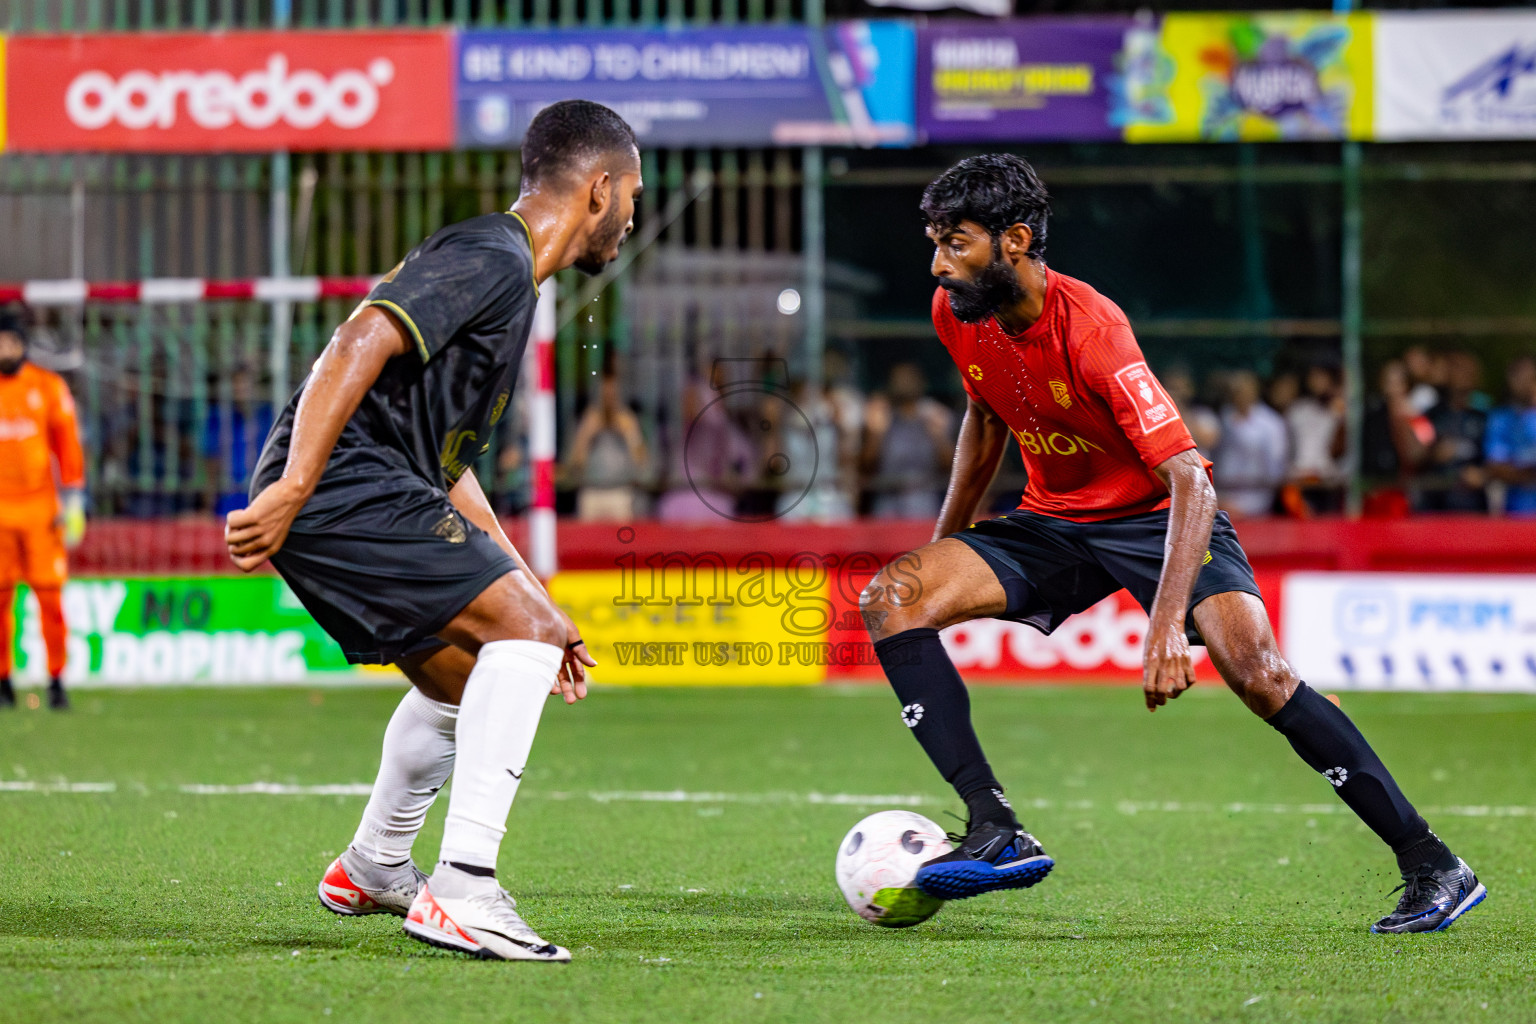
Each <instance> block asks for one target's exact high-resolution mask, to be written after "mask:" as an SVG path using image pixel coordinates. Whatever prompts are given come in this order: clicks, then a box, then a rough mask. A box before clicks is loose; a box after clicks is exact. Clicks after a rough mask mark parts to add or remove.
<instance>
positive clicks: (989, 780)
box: [875, 629, 1016, 825]
mask: <svg viewBox="0 0 1536 1024" xmlns="http://www.w3.org/2000/svg"><path fill="white" fill-rule="evenodd" d="M875 655H876V656H877V657H878V658H879V659H880V665H881V667H882V668H884V669H885V676H886V678H887V679H889V680H890V681H891V689H893V690H895V691H896V696H897V698H898V699H900V701H901V705H902V707H901V720H902V721H903V722H904V723H906V725H907V727H908V728H910V729H911V730H912V735H913V736H915V737H917V742H918V743H920V744H922V746H923V750H925V751H926V752H927V753H928V757H929V758H930V759H931V760H932V761H933V766H934V767H935V768H937V769H938V770H939V774H940V775H942V776H944V780H945V781H946V782H948V783H949V784H950V785H952V786H954V787H955V792H957V793H959V794H960V797H961V799H963V800H965V802H966V806H968V807H969V808H970V809H971V822H972V824H978V823H980V822H981V821H996V822H997V823H998V824H1002V825H1008V824H1016V822H1015V821H1014V817H1013V811H1012V810H1011V809H1009V807H1008V805H1007V804H1006V803H1004V802H1003V801H1002V800H1001V799H999V798H1000V797H1001V796H1002V790H1003V787H1002V786H1000V785H998V782H997V779H996V777H995V776H993V774H992V766H991V765H989V764H987V756H986V755H985V754H983V753H982V751H981V743H980V741H979V740H977V739H976V730H975V729H974V728H972V727H971V698H970V695H969V694H968V693H967V692H966V689H965V683H964V682H962V681H961V679H960V673H959V672H957V671H956V670H955V663H954V662H952V661H950V660H949V652H948V651H946V650H944V645H943V644H942V643H941V642H940V641H939V631H938V630H936V629H909V630H907V631H906V632H904V633H897V634H896V635H895V636H888V637H886V638H885V639H883V640H876V641H875ZM993 794H995V795H993Z"/></svg>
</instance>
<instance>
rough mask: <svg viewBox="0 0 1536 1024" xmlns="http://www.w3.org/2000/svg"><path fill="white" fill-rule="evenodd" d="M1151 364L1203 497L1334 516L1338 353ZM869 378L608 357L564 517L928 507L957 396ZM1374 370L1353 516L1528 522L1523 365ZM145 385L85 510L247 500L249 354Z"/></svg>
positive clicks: (235, 504)
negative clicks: (183, 393)
mask: <svg viewBox="0 0 1536 1024" xmlns="http://www.w3.org/2000/svg"><path fill="white" fill-rule="evenodd" d="M1157 369H1158V371H1159V374H1160V376H1161V377H1162V380H1163V383H1164V385H1165V386H1166V388H1167V390H1168V392H1169V394H1170V395H1172V396H1173V398H1174V400H1175V401H1176V402H1177V403H1178V405H1179V408H1180V409H1181V411H1182V412H1183V415H1184V419H1185V422H1186V424H1187V425H1188V427H1189V429H1190V433H1191V434H1192V435H1193V437H1194V439H1195V442H1196V443H1197V444H1198V446H1199V448H1200V451H1201V453H1202V454H1204V455H1205V456H1206V457H1207V458H1209V459H1211V460H1212V462H1213V463H1214V464H1215V479H1216V486H1217V494H1218V501H1219V503H1220V506H1221V507H1222V508H1223V509H1225V510H1227V511H1228V512H1229V513H1230V514H1231V515H1232V516H1233V517H1235V518H1237V517H1254V516H1268V515H1278V516H1290V517H1296V518H1306V517H1309V516H1314V515H1329V514H1336V513H1341V512H1342V511H1343V510H1344V508H1345V505H1346V494H1347V490H1348V486H1349V480H1350V479H1351V476H1352V473H1353V467H1352V466H1351V462H1350V460H1351V454H1350V449H1351V446H1350V444H1349V437H1348V423H1349V415H1348V410H1347V408H1346V400H1345V395H1344V387H1343V381H1342V374H1341V372H1340V369H1339V367H1338V365H1337V363H1329V362H1324V361H1319V362H1315V363H1311V364H1305V363H1303V364H1299V365H1297V366H1296V367H1295V368H1294V369H1283V370H1280V371H1279V372H1276V373H1274V374H1273V375H1271V376H1269V377H1268V378H1267V379H1265V378H1261V377H1260V376H1259V375H1257V374H1256V373H1254V372H1252V371H1251V370H1230V371H1227V370H1209V371H1207V372H1206V373H1204V375H1203V376H1199V377H1197V375H1196V374H1195V373H1194V372H1193V371H1192V370H1191V369H1190V368H1189V367H1188V366H1184V365H1165V366H1161V367H1158V368H1157ZM868 376H870V377H873V378H874V379H875V380H877V381H878V384H879V386H878V387H877V388H876V389H875V390H873V391H871V392H865V391H864V390H862V389H861V388H860V387H859V386H858V384H857V383H856V377H855V374H854V373H853V371H852V367H851V365H850V362H849V360H848V359H847V358H846V356H845V355H844V354H843V353H841V352H838V351H832V352H829V353H828V354H827V358H826V360H825V366H824V372H823V375H822V379H821V381H819V382H818V383H817V384H816V385H815V386H814V387H813V385H812V384H811V382H809V381H807V380H805V379H803V378H798V377H793V376H791V375H790V374H789V373H788V370H787V364H786V363H785V361H784V360H782V359H776V358H769V357H764V358H761V359H753V360H719V361H716V363H715V364H714V365H712V366H709V367H704V368H701V369H700V371H699V372H698V373H696V374H695V375H693V376H692V377H690V378H689V379H688V380H687V382H686V383H685V385H684V386H683V387H682V389H681V394H678V395H671V396H663V400H664V402H670V403H672V404H671V405H670V406H668V405H663V407H662V408H660V409H655V408H653V409H651V410H649V412H648V413H647V414H644V415H643V414H642V406H641V403H640V402H638V401H637V400H636V394H635V388H634V387H633V382H632V381H631V380H630V379H628V378H627V377H626V375H625V368H624V367H623V366H622V365H615V364H612V363H611V362H610V365H609V366H608V367H607V368H606V369H605V370H604V371H603V373H602V374H601V378H600V381H601V383H600V385H599V386H598V387H595V388H594V389H592V391H591V393H590V395H589V396H586V397H585V400H584V401H583V403H582V404H581V405H580V406H579V413H578V415H577V418H576V429H575V432H574V434H573V435H572V436H571V437H570V439H569V440H566V439H565V438H564V437H562V439H561V456H562V462H561V464H560V468H559V476H558V484H559V489H560V492H561V495H562V499H563V500H562V509H561V510H562V512H563V513H565V514H573V515H575V516H577V517H579V518H580V519H583V520H588V521H613V522H625V521H629V520H633V519H642V518H656V519H660V520H663V521H670V522H689V521H705V520H718V519H720V518H726V519H734V520H739V521H743V522H760V521H765V520H768V519H775V518H783V519H788V520H796V519H810V520H816V521H823V522H825V521H838V520H844V519H849V518H853V517H856V516H873V517H877V518H891V519H898V518H900V519H931V518H933V517H935V516H936V515H937V514H938V511H939V506H940V504H941V502H942V500H943V495H944V489H945V485H946V482H947V480H948V475H949V465H950V460H951V458H952V456H953V453H954V440H955V436H956V433H957V430H958V426H959V411H960V409H961V408H962V406H961V405H960V403H959V402H955V401H945V400H941V399H940V398H938V397H936V396H935V393H934V392H935V391H936V390H937V389H935V388H933V387H932V382H930V381H929V380H928V379H927V378H926V377H925V375H924V373H923V371H922V369H921V368H920V367H919V366H917V365H916V364H914V363H908V362H898V363H895V364H894V365H887V366H884V367H880V368H879V369H878V370H877V371H876V373H874V374H869V375H868ZM1373 376H1374V379H1373V380H1372V381H1370V382H1369V383H1371V384H1373V385H1374V386H1373V387H1370V388H1368V389H1367V394H1366V399H1365V407H1364V409H1363V410H1362V412H1361V418H1362V421H1363V429H1362V438H1361V443H1360V446H1359V455H1360V458H1361V465H1360V477H1361V479H1362V483H1363V489H1364V507H1365V513H1366V514H1367V515H1370V516H1377V517H1390V516H1399V515H1406V514H1409V513H1413V512H1463V513H1466V512H1471V513H1491V514H1504V515H1536V358H1533V357H1532V356H1528V355H1521V356H1518V357H1516V358H1514V359H1512V360H1511V361H1510V362H1509V363H1508V364H1507V366H1506V367H1505V372H1504V380H1503V381H1502V385H1503V386H1502V387H1501V388H1499V387H1490V386H1489V385H1488V383H1487V381H1486V380H1485V368H1484V365H1483V361H1482V358H1481V357H1480V356H1479V355H1477V354H1476V353H1474V352H1472V351H1469V350H1466V349H1447V350H1438V351H1437V350H1433V349H1430V348H1427V347H1425V346H1413V347H1411V348H1408V349H1407V350H1406V351H1404V352H1402V353H1401V354H1400V355H1399V356H1398V357H1396V358H1393V359H1390V360H1388V361H1386V362H1385V363H1384V364H1382V365H1381V366H1380V367H1379V368H1378V369H1377V371H1376V372H1375V374H1374V375H1373ZM148 379H153V375H152V376H151V378H148ZM139 380H140V376H139V375H138V374H134V373H124V374H122V375H120V376H119V377H118V378H117V379H116V381H115V385H116V386H115V387H114V388H112V389H111V393H112V394H113V396H114V398H115V401H113V402H111V403H102V404H101V405H99V406H98V407H99V408H101V410H102V414H101V416H100V418H99V419H96V420H94V421H92V422H88V424H87V429H88V432H89V440H88V445H89V447H90V448H92V449H94V455H93V461H94V465H95V467H96V471H97V472H96V475H95V478H94V479H93V480H92V481H91V486H92V489H93V490H95V491H96V492H97V495H98V511H99V512H101V513H104V514H108V515H114V514H115V515H126V516H134V517H147V516H167V515H178V514H185V513H198V514H206V513H214V514H217V515H220V516H222V515H223V514H224V513H226V512H228V511H229V510H231V509H233V508H239V507H242V506H243V505H244V504H245V501H246V497H245V494H246V488H247V486H248V483H249V479H250V473H251V470H252V468H253V467H254V464H255V460H256V455H257V454H258V453H259V451H260V449H261V445H262V442H263V440H264V438H265V435H266V433H267V430H268V429H269V427H270V425H271V423H272V419H273V415H272V406H271V404H270V403H269V402H267V401H266V400H265V398H264V395H263V391H264V390H265V389H264V388H263V387H262V386H261V385H260V383H259V376H258V374H257V372H256V370H255V368H254V367H253V366H252V365H248V364H243V363H242V364H238V365H236V366H235V367H234V368H233V369H232V370H231V371H228V372H226V373H224V374H222V375H219V376H217V377H211V378H210V379H209V380H208V381H207V383H206V386H205V389H204V397H203V398H201V399H200V400H198V401H195V402H194V401H186V400H179V401H171V400H168V399H166V398H164V397H163V396H161V395H158V394H155V393H154V392H155V391H156V390H157V389H144V390H141V389H140V388H139V387H138V385H137V382H138V381H139ZM944 383H948V382H944ZM944 390H946V391H949V390H953V389H944ZM146 392H148V393H146ZM520 400H521V396H520ZM520 422H521V415H520V414H519V415H509V416H507V417H506V419H505V420H504V425H503V436H499V437H498V439H497V444H496V450H495V451H494V453H493V454H492V455H490V456H488V457H487V460H488V461H487V464H486V465H485V466H483V467H481V477H482V480H483V481H485V482H486V483H487V484H488V487H487V490H488V491H490V492H491V494H492V497H493V500H494V501H495V502H496V503H497V505H498V506H499V507H500V509H501V511H503V512H504V513H515V512H517V511H519V510H520V508H521V505H522V495H523V494H525V493H526V481H527V471H528V467H527V466H526V463H525V460H524V459H523V458H522V449H523V444H522V438H521V437H520V436H518V433H519V431H518V428H517V427H516V426H515V424H518V423H520ZM1025 482H1026V481H1025V478H1024V476H1023V469H1022V466H1021V465H1020V464H1019V461H1018V458H1017V455H1016V454H1012V453H1011V454H1010V455H1009V456H1008V459H1007V461H1006V462H1005V464H1004V469H1003V472H1002V474H1001V475H1000V476H999V478H998V481H997V484H996V486H995V487H994V489H993V490H994V497H995V500H996V506H995V508H994V511H1002V510H1005V509H1007V508H1009V507H1012V505H1013V504H1014V503H1015V502H1016V501H1017V496H1018V494H1019V492H1020V491H1021V490H1022V488H1023V487H1024V485H1025Z"/></svg>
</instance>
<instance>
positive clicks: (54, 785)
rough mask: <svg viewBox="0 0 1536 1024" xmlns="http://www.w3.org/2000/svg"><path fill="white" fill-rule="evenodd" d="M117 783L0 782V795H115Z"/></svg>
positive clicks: (24, 780) (28, 780)
mask: <svg viewBox="0 0 1536 1024" xmlns="http://www.w3.org/2000/svg"><path fill="white" fill-rule="evenodd" d="M115 792H117V783H115V782H62V781H61V782H33V781H32V780H30V779H23V780H12V781H9V782H6V781H0V793H115Z"/></svg>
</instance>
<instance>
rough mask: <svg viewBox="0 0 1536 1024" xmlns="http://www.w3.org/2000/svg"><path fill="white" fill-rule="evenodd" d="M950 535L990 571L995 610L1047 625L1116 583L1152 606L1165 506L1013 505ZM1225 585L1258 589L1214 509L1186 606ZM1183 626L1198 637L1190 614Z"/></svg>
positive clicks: (1045, 628)
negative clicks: (1064, 515)
mask: <svg viewBox="0 0 1536 1024" xmlns="http://www.w3.org/2000/svg"><path fill="white" fill-rule="evenodd" d="M950 536H951V537H954V538H955V539H956V540H961V541H964V542H965V543H966V544H968V545H970V546H971V548H972V549H973V550H974V551H975V552H976V553H977V554H978V555H980V556H981V557H982V558H983V559H984V560H985V561H986V563H987V564H988V565H989V566H991V567H992V571H993V572H994V573H996V574H997V581H998V582H999V583H1001V584H1002V585H1003V592H1004V593H1006V594H1007V595H1008V610H1007V612H1005V613H1004V614H1002V615H1000V616H998V618H1002V619H1012V620H1013V621H1015V622H1026V623H1028V624H1029V625H1031V626H1034V627H1035V628H1036V629H1038V630H1040V631H1041V632H1042V633H1050V632H1051V631H1053V630H1054V629H1055V628H1056V627H1057V626H1059V625H1061V624H1062V623H1063V622H1065V621H1066V620H1067V618H1068V617H1069V616H1072V615H1076V614H1077V613H1078V612H1080V611H1085V610H1086V609H1088V608H1091V607H1093V606H1094V605H1095V604H1097V603H1099V602H1100V601H1102V600H1104V598H1106V597H1108V596H1109V595H1110V594H1113V593H1114V592H1115V591H1117V590H1119V589H1120V588H1121V587H1124V588H1125V589H1126V590H1128V591H1130V594H1131V596H1132V597H1134V598H1135V599H1136V601H1137V603H1138V604H1140V605H1141V606H1142V608H1144V609H1146V610H1147V611H1148V612H1149V613H1150V612H1151V610H1152V599H1153V598H1154V597H1156V596H1157V584H1158V580H1159V579H1160V578H1161V576H1162V571H1163V546H1164V544H1165V543H1166V542H1167V539H1168V511H1167V510H1166V509H1164V510H1163V511H1161V512H1145V513H1142V514H1141V515H1135V516H1126V517H1124V518H1121V519H1107V520H1104V521H1103V522H1097V523H1076V522H1073V521H1071V520H1069V519H1058V518H1056V517H1055V516H1045V515H1040V514H1039V513H1037V512H1028V511H1025V510H1024V509H1015V510H1013V511H1012V512H1009V513H1008V514H1007V515H1002V516H998V517H997V518H995V519H988V520H984V521H983V522H980V523H977V524H975V525H974V526H971V527H969V528H968V529H965V530H961V531H960V532H959V533H952V534H950ZM1229 591H1239V592H1241V593H1245V594H1253V595H1254V596H1256V597H1258V596H1260V595H1259V586H1258V584H1257V583H1256V582H1254V579H1253V568H1252V567H1251V566H1250V565H1249V564H1248V556H1247V555H1245V554H1244V553H1243V548H1242V545H1240V544H1239V543H1238V542H1237V531H1235V530H1233V529H1232V520H1230V519H1229V518H1227V514H1226V513H1225V512H1217V513H1216V523H1215V525H1214V526H1213V527H1212V529H1211V546H1210V550H1209V551H1208V552H1207V553H1206V555H1205V563H1204V564H1203V565H1202V566H1201V567H1200V575H1199V576H1198V577H1196V579H1195V589H1194V593H1192V594H1191V595H1190V597H1189V607H1190V608H1191V609H1193V608H1194V607H1195V605H1197V604H1199V603H1200V602H1201V601H1204V600H1205V599H1206V598H1208V597H1211V596H1213V595H1216V594H1224V593H1227V592H1229ZM1184 628H1185V632H1186V634H1187V635H1188V636H1189V642H1190V643H1192V644H1203V643H1204V641H1203V640H1202V639H1201V637H1200V632H1199V630H1197V629H1196V628H1195V623H1194V619H1193V618H1187V619H1186V621H1185V624H1184Z"/></svg>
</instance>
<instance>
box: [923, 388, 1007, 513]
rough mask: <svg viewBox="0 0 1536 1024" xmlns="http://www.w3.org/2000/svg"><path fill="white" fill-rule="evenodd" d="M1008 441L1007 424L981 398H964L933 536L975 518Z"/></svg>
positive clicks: (1001, 459) (995, 473)
mask: <svg viewBox="0 0 1536 1024" xmlns="http://www.w3.org/2000/svg"><path fill="white" fill-rule="evenodd" d="M1007 444H1008V425H1007V424H1006V423H1004V422H1003V420H1002V417H1000V416H998V414H997V413H995V412H993V411H992V409H991V408H990V407H989V406H988V405H987V404H986V403H984V402H981V401H979V400H978V399H976V398H974V397H971V398H969V399H968V400H967V401H966V405H965V419H963V420H962V421H961V422H960V438H959V440H957V441H956V442H955V458H954V461H953V462H951V463H950V468H949V490H948V491H947V492H946V493H945V495H944V507H943V508H941V509H939V520H938V522H937V523H935V524H934V527H933V539H934V540H938V539H940V538H941V537H947V536H949V535H950V534H952V533H955V532H957V531H959V530H963V529H965V528H966V527H967V526H970V525H971V524H972V523H974V522H975V521H976V511H977V509H978V508H979V507H980V505H981V502H982V499H983V498H985V497H986V496H987V488H989V487H991V486H992V479H993V478H994V477H996V476H997V468H998V466H1000V465H1002V462H1003V449H1004V448H1005V447H1006V446H1007Z"/></svg>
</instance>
